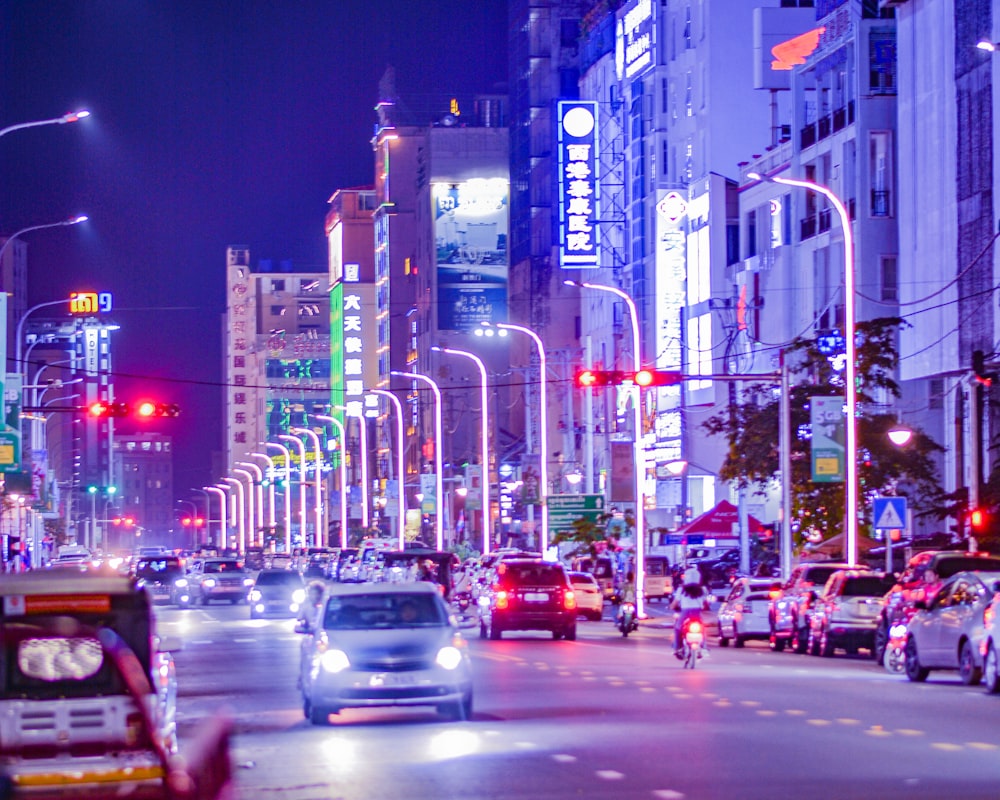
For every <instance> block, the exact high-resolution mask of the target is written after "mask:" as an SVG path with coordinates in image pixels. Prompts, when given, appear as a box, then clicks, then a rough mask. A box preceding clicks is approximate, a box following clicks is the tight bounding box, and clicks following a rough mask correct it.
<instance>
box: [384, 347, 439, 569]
mask: <svg viewBox="0 0 1000 800" xmlns="http://www.w3.org/2000/svg"><path fill="white" fill-rule="evenodd" d="M432 349H433V348H432ZM371 392H372V394H377V395H381V396H382V397H386V398H388V399H389V400H390V401H391V402H392V404H393V405H394V406H395V407H396V483H397V484H398V487H397V489H396V495H397V500H398V502H399V509H398V512H397V515H398V519H397V526H398V528H399V549H400V550H403V549H404V547H405V546H406V501H405V498H404V497H403V469H404V467H403V404H402V403H400V402H399V398H398V397H396V395H394V394H393V393H392V392H387V391H385V390H384V389H372V390H371Z"/></svg>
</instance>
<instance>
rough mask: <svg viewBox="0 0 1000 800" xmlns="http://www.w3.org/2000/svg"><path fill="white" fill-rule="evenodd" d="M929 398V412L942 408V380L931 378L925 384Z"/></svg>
mask: <svg viewBox="0 0 1000 800" xmlns="http://www.w3.org/2000/svg"><path fill="white" fill-rule="evenodd" d="M927 388H928V392H929V396H928V398H927V408H929V409H930V410H931V411H940V410H941V409H943V408H944V378H931V379H930V380H929V381H928V382H927Z"/></svg>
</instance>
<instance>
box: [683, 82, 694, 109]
mask: <svg viewBox="0 0 1000 800" xmlns="http://www.w3.org/2000/svg"><path fill="white" fill-rule="evenodd" d="M693 94H694V90H693V87H692V85H691V72H690V71H688V73H687V84H686V86H685V88H684V107H685V108H686V109H687V116H689V117H693V116H694V99H693Z"/></svg>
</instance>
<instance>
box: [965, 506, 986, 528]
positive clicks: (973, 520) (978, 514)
mask: <svg viewBox="0 0 1000 800" xmlns="http://www.w3.org/2000/svg"><path fill="white" fill-rule="evenodd" d="M969 524H970V525H971V526H972V530H974V531H981V530H982V529H983V528H984V527H985V526H986V512H985V511H983V510H982V509H981V508H974V509H972V511H970V512H969Z"/></svg>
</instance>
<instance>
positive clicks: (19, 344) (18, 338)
mask: <svg viewBox="0 0 1000 800" xmlns="http://www.w3.org/2000/svg"><path fill="white" fill-rule="evenodd" d="M55 224H56V225H65V224H67V223H65V222H57V223H55ZM39 227H47V226H39ZM25 230H34V228H25V229H24V230H21V231H18V232H17V233H15V234H14V235H13V236H11V237H10V238H9V239H7V241H6V242H4V244H3V247H0V259H2V258H3V251H4V249H5V248H6V247H7V245H8V244H10V243H11V242H12V241H13V240H14V238H15V237H16V236H18V235H19V234H22V233H24V231H25ZM68 302H69V301H68V300H66V299H65V298H63V299H62V300H48V301H46V302H44V303H38V304H36V305H33V306H32V307H31V308H29V309H28V310H27V311H25V312H24V313H23V314H22V315H21V318H20V319H19V320H18V321H17V329H16V330H15V332H14V348H15V349H14V353H15V357H16V362H15V367H14V368H15V369H16V370H17V371H18V372H20V373H24V364H23V362H22V360H21V354H22V352H23V344H24V337H23V335H22V334H23V332H24V322H25V320H26V319H27V318H28V316H29V315H30V314H32V313H33V312H35V311H38V309H40V308H47V307H48V306H58V305H66V304H67V303H68Z"/></svg>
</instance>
